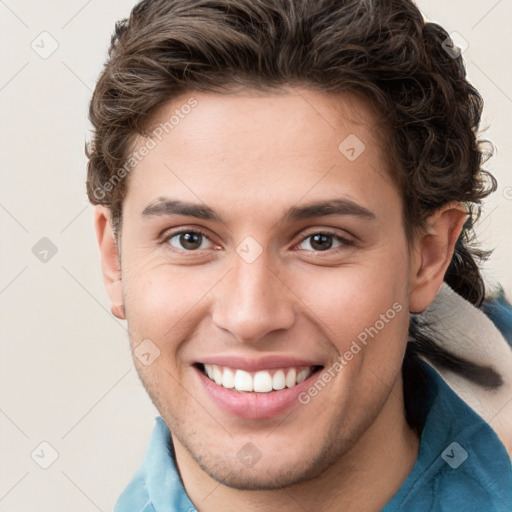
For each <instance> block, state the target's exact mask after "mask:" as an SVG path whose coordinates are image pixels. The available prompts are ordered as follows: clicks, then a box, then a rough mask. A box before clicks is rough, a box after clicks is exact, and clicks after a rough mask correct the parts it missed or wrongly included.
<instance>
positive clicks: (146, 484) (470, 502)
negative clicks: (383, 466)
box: [114, 362, 512, 512]
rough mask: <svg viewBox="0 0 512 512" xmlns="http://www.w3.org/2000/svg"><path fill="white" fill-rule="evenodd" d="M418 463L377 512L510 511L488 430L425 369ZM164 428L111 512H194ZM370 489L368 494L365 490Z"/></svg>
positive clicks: (511, 495) (508, 470)
mask: <svg viewBox="0 0 512 512" xmlns="http://www.w3.org/2000/svg"><path fill="white" fill-rule="evenodd" d="M420 369H421V371H422V372H424V376H425V379H424V386H425V389H423V390H421V393H422V395H423V396H425V397H427V399H426V400H425V401H424V402H423V403H422V405H421V407H423V410H422V411H421V413H422V416H424V417H426V420H425V423H424V425H423V430H422V434H421V440H420V448H419V454H418V458H417V460H416V463H415V464H414V467H413V468H412V470H411V472H410V473H409V476H408V477H407V479H406V480H405V481H404V483H403V484H402V486H401V487H400V489H399V490H398V492H397V493H396V494H395V496H394V497H393V498H392V499H391V501H389V502H388V504H387V505H386V506H385V507H384V509H383V510H382V512H398V511H403V512H511V511H512V466H511V462H510V459H509V457H508V454H507V452H506V450H505V447H504V446H503V444H502V443H501V441H500V440H499V438H498V437H497V435H496V434H495V432H494V431H493V430H492V428H491V427H490V426H489V425H488V424H487V423H486V422H485V421H484V420H483V419H482V418H481V417H480V416H478V415H477V414H476V413H475V412H474V411H473V410H472V409H471V408H470V407H469V406H468V405H466V403H464V402H463V401H462V400H461V399H460V398H459V396H458V395H457V394H455V392H454V391H452V389H451V388H450V387H449V386H448V385H447V384H446V383H445V382H444V380H443V379H442V378H441V376H440V375H439V374H438V373H437V371H435V370H434V369H433V368H432V367H431V366H429V365H428V364H426V363H423V362H421V363H420ZM171 443H172V441H171V436H170V433H169V429H168V428H167V426H166V424H165V423H164V421H163V419H162V418H161V417H157V418H156V425H155V427H154V430H153V433H152V435H151V439H150V441H149V445H148V447H147V451H146V454H145V456H144V461H143V463H142V464H141V466H140V467H139V468H138V469H137V471H136V473H135V475H134V476H133V478H132V480H131V481H130V483H129V484H128V487H127V488H126V489H125V491H124V492H123V493H122V495H121V496H120V498H119V500H118V502H117V504H116V506H115V509H114V512H197V511H196V508H195V507H194V505H193V504H192V502H191V501H190V499H189V498H188V496H187V494H186V492H185V489H184V488H183V484H182V482H181V480H180V477H179V475H178V472H177V470H176V462H175V460H174V457H173V450H172V447H171V446H172V445H171ZM369 492H371V490H369Z"/></svg>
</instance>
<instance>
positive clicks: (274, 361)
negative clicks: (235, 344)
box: [197, 355, 322, 372]
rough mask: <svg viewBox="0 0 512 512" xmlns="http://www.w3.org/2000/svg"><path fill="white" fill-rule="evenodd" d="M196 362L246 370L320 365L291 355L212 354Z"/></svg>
mask: <svg viewBox="0 0 512 512" xmlns="http://www.w3.org/2000/svg"><path fill="white" fill-rule="evenodd" d="M197 363H201V364H214V365H217V366H226V367H228V368H236V369H237V370H245V371H247V372H257V371H260V370H275V369H277V368H300V367H303V366H322V364H321V363H319V362H318V361H313V360H307V359H299V358H297V357H291V356H284V355H282V356H276V355H272V356H260V357H246V356H236V355H212V356H205V357H202V358H201V360H198V361H197Z"/></svg>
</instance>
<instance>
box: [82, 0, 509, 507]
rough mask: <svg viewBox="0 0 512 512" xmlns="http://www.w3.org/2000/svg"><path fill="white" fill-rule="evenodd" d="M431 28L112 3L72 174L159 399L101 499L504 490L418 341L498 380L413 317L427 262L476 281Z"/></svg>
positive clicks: (250, 503) (464, 166)
mask: <svg viewBox="0 0 512 512" xmlns="http://www.w3.org/2000/svg"><path fill="white" fill-rule="evenodd" d="M447 37H448V35H447V34H446V32H445V31H444V30H443V29H441V28H440V27H439V26H437V25H434V24H431V23H427V24H425V23H424V21H423V19H422V17H421V14H420V12H419V11H418V9H417V8H416V7H415V5H414V4H413V3H412V2H410V1H407V0H402V1H383V2H373V1H370V0H367V1H360V0H357V1H355V0H354V1H350V0H349V1H343V2H340V1H338V0H336V1H335V0H332V1H323V2H311V1H306V0H301V1H299V0H251V1H249V0H241V1H237V2H229V1H228V0H225V1H222V0H216V1H213V0H212V1H208V0H202V1H198V0H180V1H169V0H152V1H151V0H150V1H144V2H141V3H140V4H138V5H137V6H136V7H135V8H134V9H133V11H132V14H131V16H130V18H129V19H128V20H124V21H123V22H121V23H119V24H117V26H116V34H115V35H114V37H113V40H112V46H111V49H110V53H109V59H108V61H107V64H106V66H105V69H104V71H103V73H102V75H101V77H100V79H99V81H98V84H97V86H96V89H95V92H94V96H93V99H92V102H91V109H90V117H91V121H92V123H93V126H94V129H95V131H94V138H93V140H92V143H91V146H90V147H89V148H88V156H89V159H90V161H89V168H88V193H89V198H90V199H91V201H92V202H93V203H94V204H97V205H98V206H97V208H96V214H95V223H96V230H97V235H98V242H99V246H100V251H101V256H102V265H103V273H104V278H105V283H106V286H107V290H108V293H109V296H110V299H111V301H112V312H113V314H115V315H116V316H117V317H118V318H122V319H126V320H127V322H128V328H129V333H130V342H131V346H132V349H133V351H134V354H136V355H138V357H134V362H135V364H136V367H137V370H138V372H139V375H140V378H141V380H142V382H143V384H144V386H145V388H146V390H147V392H148V394H149V396H150V397H151V399H152V401H153V403H154V404H155V406H156V407H157V409H158V411H159V412H160V414H161V418H158V419H157V424H156V426H155V431H154V433H153V436H152V439H151V441H150V444H149V447H148V451H147V454H146V458H145V461H144V463H143V464H142V465H141V466H140V468H139V469H138V471H137V473H136V474H135V476H134V478H133V480H132V482H131V483H130V484H129V486H128V488H127V489H126V490H125V492H124V493H123V495H122V496H121V498H120V499H119V501H118V504H117V506H116V511H118V512H124V511H130V512H134V511H144V512H149V511H156V512H163V511H178V510H190V511H193V510H200V511H206V512H213V511H218V510H219V511H220V510H222V511H231V510H232V511H235V510H237V511H238V510H247V511H252V510H254V511H256V510H258V511H259V510H275V509H278V510H285V511H288V510H294V511H295V510H297V509H299V510H301V509H303V510H306V511H319V510H321V511H331V510H344V511H356V510H357V511H359V510H364V511H378V510H384V511H386V512H390V511H394V510H407V511H409V512H411V511H416V510H418V511H419V510H422V511H425V510H428V511H436V512H437V511H448V510H450V511H451V510H475V511H476V510H479V511H480V510H482V511H483V510H485V511H505V510H507V511H508V510H510V509H511V508H512V469H511V465H510V459H509V457H508V455H507V452H506V449H505V446H504V444H503V442H502V441H501V440H500V438H499V437H498V435H497V434H496V432H495V431H494V430H493V429H492V428H491V427H490V426H489V425H488V424H487V423H486V422H485V421H484V420H483V419H482V418H481V417H480V416H479V415H478V414H476V413H475V412H474V411H473V410H472V409H471V408H470V407H469V406H468V405H467V404H466V403H464V401H462V400H461V399H460V398H459V397H458V396H457V395H456V394H455V393H454V392H453V391H452V390H451V389H450V387H449V386H448V385H447V384H446V383H445V382H444V381H443V379H442V378H441V377H440V376H439V374H438V373H437V372H436V371H435V370H434V369H433V368H432V367H431V366H430V365H428V364H427V363H426V362H424V361H423V360H421V357H420V356H424V358H427V359H430V361H431V362H432V364H433V365H434V366H435V365H436V364H437V365H438V366H440V367H449V369H450V370H451V371H453V372H455V373H458V374H461V375H465V377H467V376H469V377H471V378H472V379H473V380H475V381H476V382H477V386H480V387H483V388H488V389H494V390H497V389H499V388H500V387H502V386H503V382H504V381H503V376H501V375H500V373H499V371H497V369H496V368H495V367H493V365H492V364H484V365H479V364H477V363H475V362H471V361H469V360H467V359H465V358H464V357H463V354H462V355H459V356H457V355H456V354H450V352H449V351H447V350H446V349H445V348H443V347H442V346H441V344H440V343H439V340H438V339H435V336H433V335H431V334H429V333H428V332H427V330H425V328H424V327H422V326H421V322H419V321H418V315H417V314H419V313H421V312H423V311H425V310H427V308H428V307H429V305H431V304H432V303H433V301H434V299H435V298H436V295H437V294H438V292H439V290H440V289H441V288H442V287H443V282H445V285H444V286H448V285H449V286H450V287H452V288H453V289H454V290H455V292H457V294H458V295H460V296H463V297H464V298H466V299H467V300H468V301H469V302H471V303H473V304H475V305H477V306H479V305H480V304H481V303H482V300H483V296H484V289H483V283H482V280H481V277H480V274H479V272H478V268H477V266H476V263H475V258H476V256H475V253H472V252H471V250H470V249H469V248H468V247H467V245H466V240H467V239H468V237H469V235H470V234H471V228H472V220H473V218H474V213H475V212H476V210H477V208H478V203H479V202H480V200H481V199H483V198H484V197H485V196H486V195H488V193H490V192H491V191H492V190H493V189H494V188H495V182H494V180H493V178H492V177H491V176H489V175H487V174H486V173H485V171H483V170H482V168H481V164H482V153H481V151H480V149H479V146H478V144H477V140H476V133H475V132H476V128H477V127H478V123H479V118H480V113H481V108H482V104H481V98H480V96H479V95H478V93H477V91H475V89H474V88H473V87H472V86H471V85H470V84H469V83H468V82H467V81H466V79H465V72H464V66H463V64H462V62H461V58H460V55H458V56H457V55H454V54H453V48H450V52H448V51H446V49H445V46H446V39H447ZM443 43H444V44H443ZM411 319H412V320H411ZM436 342H437V344H436ZM141 356H143V357H141Z"/></svg>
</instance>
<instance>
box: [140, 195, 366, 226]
mask: <svg viewBox="0 0 512 512" xmlns="http://www.w3.org/2000/svg"><path fill="white" fill-rule="evenodd" d="M171 215H184V216H188V217H196V218H198V219H203V220H213V221H218V222H222V223H225V220H224V219H223V217H222V215H220V214H219V213H218V212H216V211H215V210H213V209H212V208H210V207H209V206H207V205H201V204H196V203H190V202H185V201H180V200H177V199H168V198H165V197H159V198H157V199H156V200H154V201H152V202H151V203H150V204H149V205H147V206H146V207H145V208H144V210H143V211H142V216H143V217H151V216H158V217H164V216H171ZM326 215H352V216H357V217H361V218H364V219H367V220H372V219H375V218H376V215H375V214H374V213H373V212H372V211H371V210H369V209H368V208H365V207H364V206H362V205H360V204H358V203H356V202H354V201H352V200H350V199H330V200H327V201H314V202H309V203H306V204H304V205H301V206H292V207H291V208H290V209H289V210H288V211H287V212H286V213H285V214H284V216H283V218H282V219H281V221H280V222H281V223H285V222H292V221H297V220H304V219H309V218H313V217H323V216H326Z"/></svg>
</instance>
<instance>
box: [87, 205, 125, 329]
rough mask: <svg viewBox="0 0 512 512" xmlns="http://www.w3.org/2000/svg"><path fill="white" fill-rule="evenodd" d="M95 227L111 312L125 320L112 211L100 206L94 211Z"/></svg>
mask: <svg viewBox="0 0 512 512" xmlns="http://www.w3.org/2000/svg"><path fill="white" fill-rule="evenodd" d="M94 227H95V229H96V237H97V239H98V245H99V248H100V255H101V268H102V271H103V282H104V283H105V288H106V289H107V293H108V296H109V298H110V302H111V311H112V314H113V315H114V316H116V317H117V318H119V319H121V320H124V319H125V318H126V316H125V312H124V306H123V287H122V282H121V268H120V266H119V255H118V248H117V241H116V238H115V236H114V231H113V229H112V225H111V222H110V209H109V208H106V207H105V206H101V205H98V206H96V207H95V209H94Z"/></svg>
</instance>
